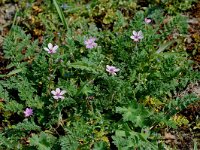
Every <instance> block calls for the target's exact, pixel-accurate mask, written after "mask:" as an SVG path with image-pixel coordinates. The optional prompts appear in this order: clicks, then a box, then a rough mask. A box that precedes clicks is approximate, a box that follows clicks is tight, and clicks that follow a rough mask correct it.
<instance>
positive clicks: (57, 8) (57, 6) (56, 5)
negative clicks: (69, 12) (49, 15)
mask: <svg viewBox="0 0 200 150" xmlns="http://www.w3.org/2000/svg"><path fill="white" fill-rule="evenodd" d="M53 4H54V6H55V7H56V10H57V12H58V15H59V17H60V19H61V21H62V23H63V25H64V27H65V28H66V29H68V26H67V22H66V20H65V17H64V14H63V11H62V10H61V8H60V6H59V5H58V3H57V1H56V0H53Z"/></svg>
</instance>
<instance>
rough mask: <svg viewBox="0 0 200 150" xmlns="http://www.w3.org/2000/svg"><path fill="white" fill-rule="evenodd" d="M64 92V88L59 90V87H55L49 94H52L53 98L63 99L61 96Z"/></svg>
mask: <svg viewBox="0 0 200 150" xmlns="http://www.w3.org/2000/svg"><path fill="white" fill-rule="evenodd" d="M65 93H66V91H65V90H60V88H56V90H55V91H51V94H53V95H54V96H53V98H54V99H56V100H58V99H64V98H65V97H64V96H63V95H64V94H65Z"/></svg>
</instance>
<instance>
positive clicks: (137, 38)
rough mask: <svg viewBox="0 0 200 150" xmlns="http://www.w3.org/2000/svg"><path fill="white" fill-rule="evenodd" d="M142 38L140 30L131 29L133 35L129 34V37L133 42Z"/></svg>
mask: <svg viewBox="0 0 200 150" xmlns="http://www.w3.org/2000/svg"><path fill="white" fill-rule="evenodd" d="M143 38H144V36H143V33H142V31H141V30H140V31H139V32H136V31H133V35H132V36H131V39H133V40H134V41H135V42H138V41H139V40H141V39H143Z"/></svg>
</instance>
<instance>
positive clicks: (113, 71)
mask: <svg viewBox="0 0 200 150" xmlns="http://www.w3.org/2000/svg"><path fill="white" fill-rule="evenodd" d="M119 70H120V69H118V68H116V67H114V66H109V65H106V71H107V72H108V73H109V74H111V75H116V72H118V71H119Z"/></svg>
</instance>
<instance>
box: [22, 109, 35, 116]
mask: <svg viewBox="0 0 200 150" xmlns="http://www.w3.org/2000/svg"><path fill="white" fill-rule="evenodd" d="M31 115H33V109H31V108H26V110H25V111H24V116H25V117H29V116H31Z"/></svg>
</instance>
